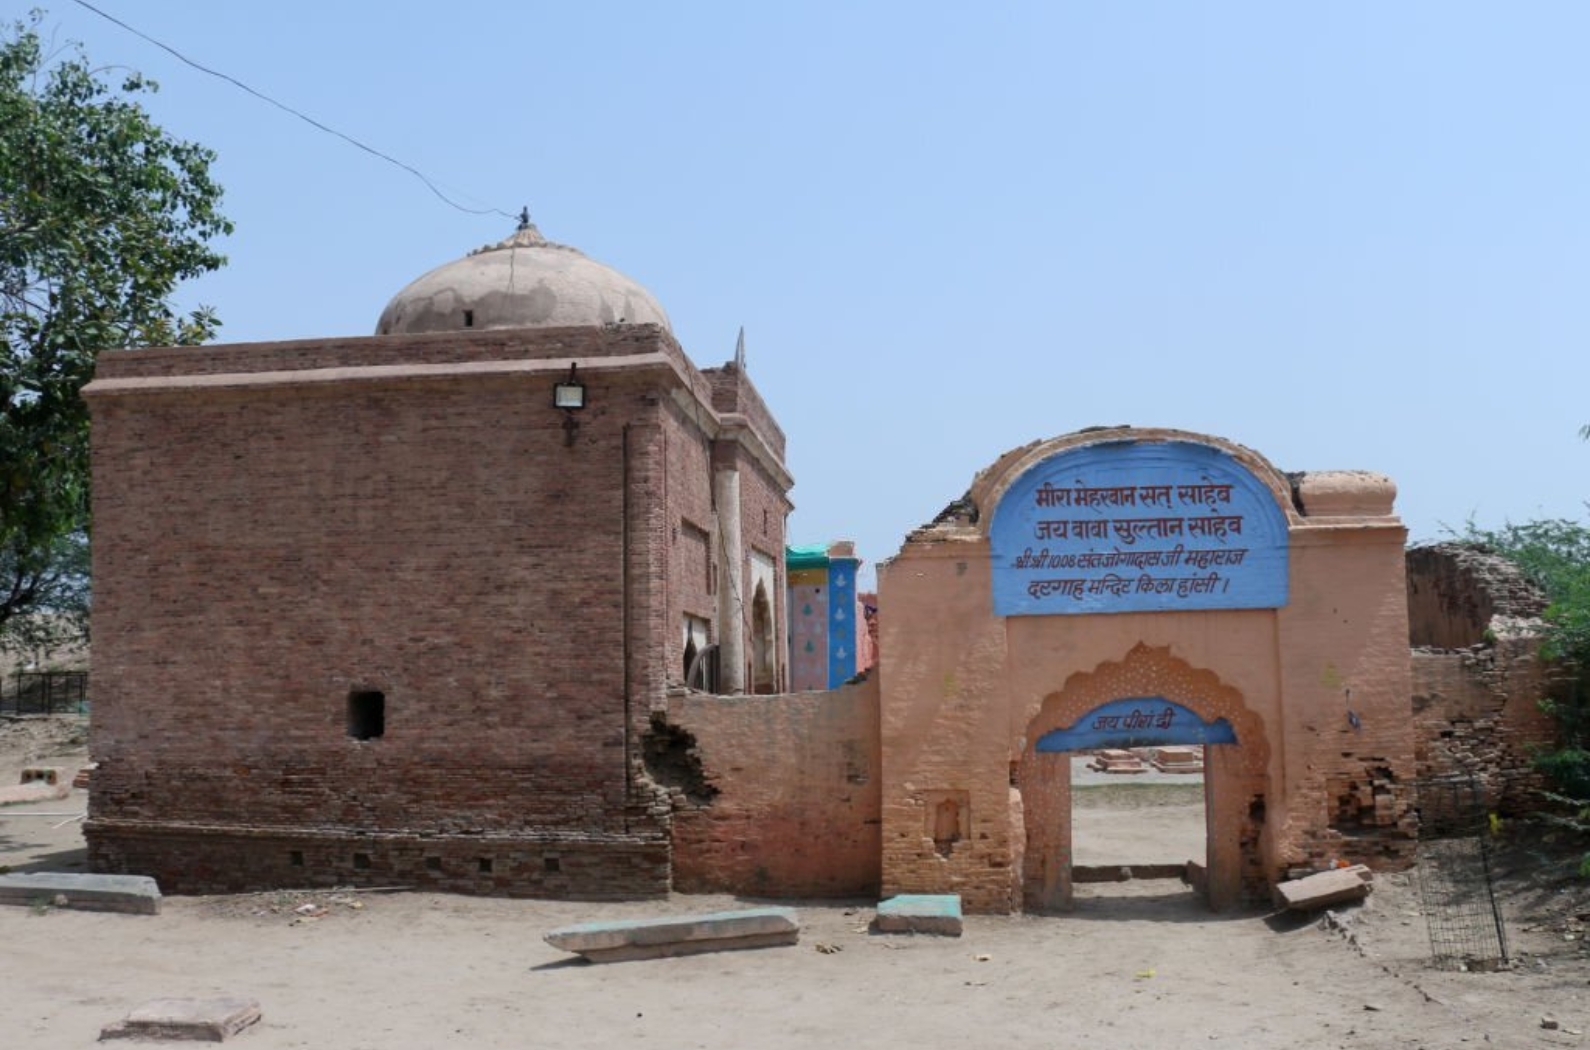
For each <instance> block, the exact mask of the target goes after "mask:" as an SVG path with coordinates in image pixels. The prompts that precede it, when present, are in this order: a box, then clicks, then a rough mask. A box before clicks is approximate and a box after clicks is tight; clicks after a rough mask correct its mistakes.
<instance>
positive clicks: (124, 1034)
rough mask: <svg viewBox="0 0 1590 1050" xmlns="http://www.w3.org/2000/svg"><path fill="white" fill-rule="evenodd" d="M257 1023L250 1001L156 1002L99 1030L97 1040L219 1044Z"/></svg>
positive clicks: (256, 1009)
mask: <svg viewBox="0 0 1590 1050" xmlns="http://www.w3.org/2000/svg"><path fill="white" fill-rule="evenodd" d="M259 1019H260V1009H259V1003H258V1002H256V1001H255V1000H253V999H155V1000H154V1001H152V1002H147V1003H144V1004H143V1005H142V1006H140V1007H138V1008H137V1009H136V1010H134V1011H133V1012H132V1013H130V1014H128V1015H127V1016H126V1018H125V1019H123V1020H120V1021H117V1022H115V1023H114V1024H108V1025H106V1026H105V1027H104V1028H102V1029H100V1032H99V1037H100V1038H101V1039H163V1040H177V1039H183V1040H191V1041H194V1042H204V1043H221V1042H225V1041H226V1040H227V1039H230V1038H231V1037H232V1036H234V1035H236V1034H237V1033H239V1032H241V1031H242V1030H243V1029H245V1028H247V1027H248V1026H249V1025H251V1024H253V1023H254V1022H256V1021H258V1020H259Z"/></svg>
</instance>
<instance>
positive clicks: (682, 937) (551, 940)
mask: <svg viewBox="0 0 1590 1050" xmlns="http://www.w3.org/2000/svg"><path fill="white" fill-rule="evenodd" d="M799 939H800V920H799V917H798V916H797V915H796V913H795V909H793V908H747V909H744V910H742V911H719V912H709V913H706V914H702V915H675V916H669V917H667V918H660V919H639V920H634V921H627V922H626V921H620V922H587V923H580V924H579V925H575V926H562V927H559V928H558V929H556V930H553V931H552V932H550V933H548V934H547V935H546V937H545V940H546V942H547V943H548V944H550V945H552V947H554V948H557V949H560V950H561V951H566V952H574V953H576V954H578V955H582V956H584V957H585V958H587V959H589V960H591V961H592V962H624V961H627V960H630V959H658V958H664V957H667V956H673V955H694V954H696V953H698V952H724V951H737V950H740V949H743V948H772V947H778V946H781V945H786V944H794V943H795V942H796V941H797V940H799Z"/></svg>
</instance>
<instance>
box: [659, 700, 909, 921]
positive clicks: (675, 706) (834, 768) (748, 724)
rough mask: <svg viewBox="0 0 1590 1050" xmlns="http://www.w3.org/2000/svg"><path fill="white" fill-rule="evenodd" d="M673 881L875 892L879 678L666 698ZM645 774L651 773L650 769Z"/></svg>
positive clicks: (779, 891)
mask: <svg viewBox="0 0 1590 1050" xmlns="http://www.w3.org/2000/svg"><path fill="white" fill-rule="evenodd" d="M668 719H669V723H670V724H671V725H673V726H675V727H677V729H678V730H680V731H682V732H683V733H685V734H688V738H684V737H681V738H680V739H679V740H678V742H677V743H678V749H679V750H678V753H677V755H676V756H675V759H674V760H673V768H674V769H676V770H680V769H686V768H688V767H690V765H691V763H696V765H695V766H694V769H695V770H696V772H695V773H693V774H692V773H689V772H682V773H677V774H675V775H674V776H673V777H672V783H673V786H674V795H675V800H676V803H675V804H676V808H675V813H674V821H673V835H674V838H673V843H674V867H673V870H674V887H675V889H678V890H681V891H684V892H688V893H704V892H721V893H740V894H747V895H754V896H791V897H851V896H872V895H875V894H876V893H877V892H878V885H879V857H880V841H879V835H880V830H879V806H880V793H879V787H880V783H881V778H880V775H879V772H880V771H879V735H878V686H877V682H876V679H875V678H874V679H868V680H863V681H862V682H859V683H857V684H855V685H847V686H842V687H840V688H839V689H834V690H829V691H827V692H810V693H793V694H783V695H776V696H757V697H745V696H740V697H715V696H704V695H701V694H689V695H682V696H674V697H671V698H670V702H669V714H668ZM658 775H662V774H658V773H657V772H656V771H655V769H654V776H658Z"/></svg>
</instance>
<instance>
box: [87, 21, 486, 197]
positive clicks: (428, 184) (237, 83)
mask: <svg viewBox="0 0 1590 1050" xmlns="http://www.w3.org/2000/svg"><path fill="white" fill-rule="evenodd" d="M72 2H73V3H75V4H76V5H77V6H79V7H81V8H84V9H86V10H89V11H92V12H93V13H94V14H96V15H98V16H99V17H101V18H103V19H105V21H107V22H111V23H114V24H115V25H118V26H120V27H121V28H123V29H125V30H126V31H127V32H129V33H131V34H133V35H134V36H136V37H138V38H139V39H141V40H146V41H148V42H149V43H151V44H153V45H154V46H156V47H158V48H159V49H160V50H162V51H165V52H166V53H168V54H170V55H172V56H173V57H175V58H176V59H177V60H178V61H179V62H182V63H183V64H185V65H188V66H192V67H193V68H194V69H197V70H198V71H199V72H201V73H206V74H208V75H210V76H212V77H216V78H218V79H220V80H224V81H226V82H227V83H228V84H231V85H232V86H234V87H236V88H239V89H241V90H243V91H246V92H247V93H248V94H250V95H253V96H254V97H255V98H257V99H259V100H260V101H261V102H265V103H268V104H270V105H272V106H275V107H276V108H277V109H279V110H281V111H282V112H284V113H288V114H290V115H292V116H294V117H297V118H298V119H299V120H301V121H303V122H304V123H306V124H308V125H310V126H311V127H314V128H318V129H319V130H321V131H324V132H325V133H326V134H328V135H334V136H336V137H337V138H339V139H341V140H343V141H344V142H346V143H348V144H349V145H351V146H354V147H356V148H358V149H361V150H363V151H364V152H366V153H368V154H370V155H371V156H373V157H377V158H379V159H381V160H384V161H386V162H387V163H388V164H392V165H394V166H396V167H398V168H401V169H403V170H404V171H406V172H408V173H409V174H410V175H413V176H414V177H415V178H416V179H419V180H420V182H422V183H424V184H425V188H426V189H428V190H430V191H431V192H432V193H434V194H435V195H436V196H437V198H438V199H439V200H441V201H442V202H443V203H444V204H447V205H449V206H450V207H453V208H457V209H458V210H459V211H461V212H464V213H466V214H469V215H501V216H502V217H503V218H505V219H513V218H516V216H514V215H512V214H510V213H509V212H506V211H503V210H502V209H501V208H489V207H488V208H471V207H468V206H466V205H463V204H460V203H458V202H457V201H455V200H453V199H452V198H451V197H449V196H448V195H447V194H445V193H443V192H442V191H441V189H440V188H439V187H438V186H437V185H436V183H434V182H432V181H431V180H430V179H429V178H427V177H426V175H425V173H424V172H422V171H420V170H419V169H418V168H416V167H414V166H413V165H411V164H406V163H404V162H403V161H401V160H399V159H398V158H396V157H394V156H392V155H390V154H388V153H383V152H381V151H380V150H378V149H376V148H375V147H374V146H367V145H365V144H364V143H363V142H360V141H359V140H358V139H356V138H354V137H353V136H351V135H347V134H345V133H343V132H341V131H338V130H337V129H336V128H333V127H330V126H328V125H326V124H322V123H321V122H320V121H318V120H316V119H315V118H314V117H311V116H309V115H308V114H307V113H303V112H301V111H299V110H296V109H294V108H293V107H292V106H289V105H287V104H286V103H285V102H278V101H276V100H275V99H274V98H271V97H270V96H269V95H267V94H265V93H264V92H262V91H256V90H255V89H254V88H251V87H249V86H248V85H247V84H245V83H243V82H242V81H241V80H239V79H237V78H236V77H234V76H230V75H228V74H226V73H222V72H221V71H219V70H215V69H211V68H210V67H208V66H205V65H201V64H200V63H198V62H195V61H194V60H193V59H191V58H189V57H188V56H187V55H184V54H183V53H182V52H180V51H178V50H177V49H176V48H174V47H172V46H171V45H169V44H166V43H163V42H161V41H159V40H156V39H155V38H154V37H152V36H150V35H149V34H148V33H145V32H143V31H141V30H139V29H137V28H135V27H134V26H130V25H128V24H127V23H126V22H123V21H122V20H121V19H119V18H117V17H116V16H115V15H112V14H109V13H108V12H105V11H102V10H100V9H99V8H97V7H95V6H94V5H93V4H90V3H88V2H87V0H72Z"/></svg>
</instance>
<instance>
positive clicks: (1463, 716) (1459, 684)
mask: <svg viewBox="0 0 1590 1050" xmlns="http://www.w3.org/2000/svg"><path fill="white" fill-rule="evenodd" d="M1562 685H1563V683H1562V682H1560V681H1558V680H1557V679H1556V678H1555V677H1554V676H1553V674H1552V669H1551V667H1550V665H1549V664H1547V663H1546V662H1544V661H1542V660H1541V658H1540V656H1539V639H1538V638H1505V639H1502V640H1500V641H1499V643H1498V644H1496V645H1485V644H1481V645H1476V646H1473V647H1471V648H1468V649H1462V650H1457V651H1453V652H1434V651H1430V650H1415V651H1414V653H1413V717H1414V723H1415V726H1416V734H1417V739H1418V744H1419V747H1418V759H1419V774H1420V775H1421V776H1448V775H1453V774H1469V775H1472V776H1475V777H1476V778H1478V780H1479V781H1480V783H1481V785H1482V787H1483V789H1484V795H1485V798H1486V799H1487V800H1488V802H1489V804H1490V805H1491V806H1492V807H1494V808H1495V810H1496V811H1497V812H1498V813H1500V814H1502V815H1503V816H1512V815H1516V814H1520V813H1525V812H1530V811H1532V810H1535V809H1538V808H1539V804H1540V797H1539V795H1538V794H1537V792H1538V791H1539V790H1540V789H1541V788H1544V787H1545V786H1546V782H1545V779H1544V778H1543V777H1542V776H1541V775H1540V774H1539V773H1537V772H1536V771H1535V769H1534V763H1533V756H1534V754H1535V753H1536V752H1537V751H1539V750H1540V749H1542V748H1547V747H1550V746H1551V745H1552V744H1553V743H1554V741H1555V739H1556V726H1555V724H1554V723H1553V721H1552V718H1551V716H1550V715H1548V714H1546V712H1545V711H1544V710H1542V709H1541V706H1540V705H1541V700H1542V699H1545V698H1547V697H1550V696H1553V695H1554V694H1555V692H1556V691H1557V690H1558V689H1560V688H1561V686H1562Z"/></svg>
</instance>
